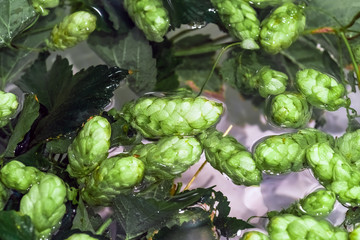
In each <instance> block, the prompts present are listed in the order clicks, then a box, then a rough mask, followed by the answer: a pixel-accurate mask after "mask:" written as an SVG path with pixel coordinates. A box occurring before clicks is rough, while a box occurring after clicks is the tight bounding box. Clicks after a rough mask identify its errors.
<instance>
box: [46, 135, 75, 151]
mask: <svg viewBox="0 0 360 240" xmlns="http://www.w3.org/2000/svg"><path fill="white" fill-rule="evenodd" d="M73 141H74V139H73V138H72V137H71V136H63V137H60V138H58V139H52V140H51V141H49V142H47V143H46V152H48V153H52V154H63V153H67V150H68V147H69V146H70V144H71V143H72V142H73Z"/></svg>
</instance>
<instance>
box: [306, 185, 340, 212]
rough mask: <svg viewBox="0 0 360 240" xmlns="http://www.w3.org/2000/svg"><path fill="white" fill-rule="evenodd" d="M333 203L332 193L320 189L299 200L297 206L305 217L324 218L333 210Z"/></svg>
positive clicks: (334, 199) (333, 195)
mask: <svg viewBox="0 0 360 240" xmlns="http://www.w3.org/2000/svg"><path fill="white" fill-rule="evenodd" d="M335 201H336V196H335V194H334V193H333V192H332V191H327V190H325V189H320V190H317V191H315V192H312V193H310V194H309V195H307V196H306V197H305V198H303V199H301V200H300V202H299V204H300V207H301V210H302V211H303V212H304V213H305V214H307V215H310V216H313V217H317V216H322V217H326V216H327V215H329V214H330V213H331V212H332V210H333V209H334V204H335Z"/></svg>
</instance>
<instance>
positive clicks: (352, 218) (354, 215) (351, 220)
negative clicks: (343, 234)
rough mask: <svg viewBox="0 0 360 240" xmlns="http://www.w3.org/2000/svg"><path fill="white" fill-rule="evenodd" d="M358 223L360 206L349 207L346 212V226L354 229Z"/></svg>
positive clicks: (344, 223) (359, 220) (359, 221)
mask: <svg viewBox="0 0 360 240" xmlns="http://www.w3.org/2000/svg"><path fill="white" fill-rule="evenodd" d="M357 223H360V208H359V207H353V208H349V209H348V210H347V212H346V214H345V219H344V222H343V225H344V227H346V228H350V229H352V227H353V226H355V225H356V224H357Z"/></svg>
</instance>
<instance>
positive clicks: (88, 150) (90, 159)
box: [67, 116, 111, 179]
mask: <svg viewBox="0 0 360 240" xmlns="http://www.w3.org/2000/svg"><path fill="white" fill-rule="evenodd" d="M110 137H111V126H110V123H109V122H108V120H106V118H103V117H100V116H95V117H93V118H92V119H90V120H89V121H87V122H86V123H85V125H84V127H83V128H82V129H81V130H80V132H79V134H78V135H77V136H76V138H75V139H74V141H73V142H72V143H71V145H70V146H69V148H68V157H69V165H68V167H67V171H68V172H69V174H70V175H71V176H73V177H75V178H79V179H80V178H82V177H85V176H87V175H89V174H90V173H91V172H92V171H93V170H94V169H95V168H96V167H97V166H98V165H99V164H100V162H101V161H102V160H104V159H105V158H107V156H108V151H109V148H110Z"/></svg>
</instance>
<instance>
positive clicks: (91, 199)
mask: <svg viewBox="0 0 360 240" xmlns="http://www.w3.org/2000/svg"><path fill="white" fill-rule="evenodd" d="M144 171H145V165H144V163H143V162H142V161H141V160H139V159H138V158H136V157H133V156H127V155H123V154H120V155H117V156H114V157H111V158H107V159H105V160H104V161H103V162H102V163H101V164H100V166H99V167H98V168H97V169H96V170H95V171H94V172H93V173H92V174H91V175H90V176H89V177H88V178H87V180H86V184H85V188H84V189H83V190H82V192H81V196H82V198H83V199H84V201H85V202H87V203H88V204H90V205H101V206H107V205H110V204H111V202H112V201H113V200H114V198H115V197H116V195H118V194H120V193H126V192H129V191H131V190H132V188H133V187H134V186H136V185H137V184H138V183H140V182H141V180H142V179H143V177H144Z"/></svg>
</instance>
